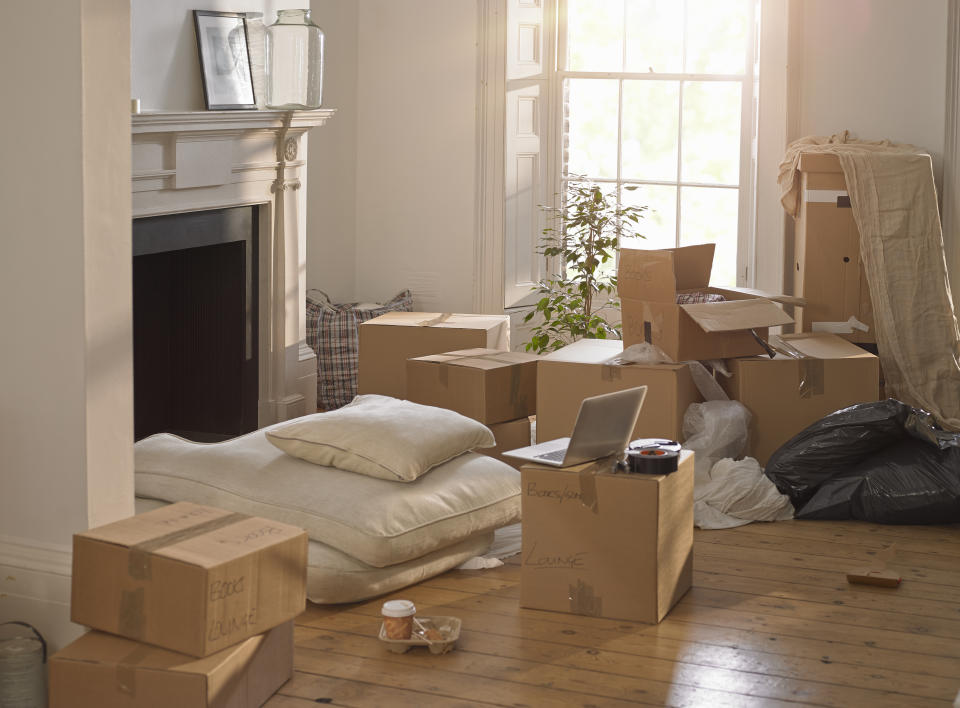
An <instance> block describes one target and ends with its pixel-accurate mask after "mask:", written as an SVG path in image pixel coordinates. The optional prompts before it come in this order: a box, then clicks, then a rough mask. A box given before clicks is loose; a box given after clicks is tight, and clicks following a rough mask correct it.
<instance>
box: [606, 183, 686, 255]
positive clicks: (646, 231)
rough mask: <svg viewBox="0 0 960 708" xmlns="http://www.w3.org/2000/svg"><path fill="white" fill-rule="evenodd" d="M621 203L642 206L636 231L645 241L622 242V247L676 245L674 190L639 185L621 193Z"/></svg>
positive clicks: (674, 188)
mask: <svg viewBox="0 0 960 708" xmlns="http://www.w3.org/2000/svg"><path fill="white" fill-rule="evenodd" d="M621 194H622V196H621V198H620V199H621V202H622V203H623V204H624V205H630V206H645V207H647V210H646V211H645V212H643V218H642V219H641V220H640V225H639V226H638V227H637V232H638V233H639V234H640V235H642V236H645V237H646V238H631V239H624V240H623V241H622V242H621V244H620V245H621V246H624V247H626V248H673V247H674V246H676V245H677V188H676V187H666V186H663V185H659V184H643V185H640V187H639V188H638V189H634V190H629V189H624V190H621Z"/></svg>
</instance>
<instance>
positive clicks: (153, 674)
mask: <svg viewBox="0 0 960 708" xmlns="http://www.w3.org/2000/svg"><path fill="white" fill-rule="evenodd" d="M292 675H293V622H286V623H284V624H282V625H280V626H279V627H276V628H274V629H272V630H270V631H269V632H266V633H265V634H258V635H257V636H255V637H251V638H249V639H247V640H246V641H243V642H241V643H240V644H235V645H233V646H232V647H229V648H227V649H223V650H222V651H219V652H217V653H216V654H211V655H210V656H208V657H206V658H205V659H197V658H194V657H191V656H187V655H185V654H177V653H175V652H172V651H168V650H166V649H160V648H158V647H152V646H149V645H147V644H140V643H138V642H134V641H131V640H129V639H123V638H121V637H115V636H113V635H111V634H105V633H103V632H89V633H87V634H85V635H83V636H82V637H80V638H79V639H78V640H76V641H75V642H73V643H72V644H70V645H69V646H67V647H65V648H64V649H63V650H61V651H60V652H58V653H57V654H55V655H54V656H53V657H51V658H50V708H141V707H142V708H153V707H154V706H171V707H172V706H176V708H258V707H259V706H261V705H263V704H264V703H265V702H266V701H267V700H268V699H269V698H270V696H272V695H273V694H274V693H276V691H277V689H278V688H280V687H281V686H282V685H283V684H284V683H285V682H286V681H287V680H289V679H290V677H291V676H292Z"/></svg>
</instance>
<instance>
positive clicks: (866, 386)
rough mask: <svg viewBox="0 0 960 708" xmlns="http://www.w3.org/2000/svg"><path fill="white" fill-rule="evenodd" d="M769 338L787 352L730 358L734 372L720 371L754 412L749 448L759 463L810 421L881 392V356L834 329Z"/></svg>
mask: <svg viewBox="0 0 960 708" xmlns="http://www.w3.org/2000/svg"><path fill="white" fill-rule="evenodd" d="M771 344H772V345H773V346H774V347H775V348H776V349H778V350H780V351H781V352H788V353H787V354H784V353H778V354H777V356H776V358H774V359H770V358H769V357H750V358H747V359H731V360H730V361H728V362H727V365H728V366H729V368H730V371H731V373H732V374H733V376H732V377H731V378H729V379H725V378H724V377H722V376H719V377H717V379H718V381H719V382H720V384H721V385H722V386H723V388H724V389H725V390H726V391H727V393H728V394H729V395H730V397H731V398H733V399H735V400H737V401H740V402H741V403H743V405H745V406H746V407H747V408H749V409H750V412H751V413H752V414H753V416H752V419H751V422H750V441H749V445H748V448H747V454H748V455H750V456H751V457H755V458H757V461H758V462H759V463H760V464H761V465H765V464H766V463H767V460H768V459H769V458H770V455H772V454H773V453H774V452H775V451H776V450H777V448H779V447H780V446H781V445H783V444H784V443H785V442H787V440H789V439H790V438H792V437H793V436H794V435H796V434H797V433H799V432H800V431H801V430H803V429H804V428H806V427H807V426H808V425H810V424H812V423H815V422H816V421H818V420H820V419H821V418H823V417H824V416H825V415H828V414H830V413H833V412H834V411H837V410H840V409H841V408H846V407H847V406H851V405H853V404H854V403H866V402H869V401H876V400H878V395H879V371H880V369H879V367H880V360H879V359H878V358H877V357H876V356H874V355H873V354H871V353H870V352H867V351H865V350H863V349H861V348H860V347H858V346H856V345H855V344H851V343H850V342H848V341H846V340H845V339H841V338H840V337H838V336H837V335H835V334H824V333H804V334H787V335H783V336H782V337H774V338H772V339H771Z"/></svg>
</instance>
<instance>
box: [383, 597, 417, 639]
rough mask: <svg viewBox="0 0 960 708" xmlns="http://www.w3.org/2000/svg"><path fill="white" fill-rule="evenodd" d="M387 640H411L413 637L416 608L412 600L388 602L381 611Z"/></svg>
mask: <svg viewBox="0 0 960 708" xmlns="http://www.w3.org/2000/svg"><path fill="white" fill-rule="evenodd" d="M380 613H381V614H382V615H383V628H384V633H385V634H386V635H387V639H410V637H411V636H413V616H414V615H415V614H417V608H416V606H415V605H414V604H413V603H412V602H410V600H388V601H387V602H385V603H383V608H382V609H381V610H380Z"/></svg>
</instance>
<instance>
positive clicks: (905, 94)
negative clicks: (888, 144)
mask: <svg viewBox="0 0 960 708" xmlns="http://www.w3.org/2000/svg"><path fill="white" fill-rule="evenodd" d="M946 28H947V0H922V1H921V0H843V2H837V0H804V3H803V29H802V31H803V40H802V42H803V49H802V54H801V56H802V67H801V78H800V94H799V107H800V116H799V131H800V135H798V136H793V137H800V136H802V135H831V134H833V133H839V132H841V131H843V130H850V131H851V132H852V133H855V134H856V135H857V137H860V138H862V139H865V140H879V139H883V138H889V139H890V140H893V141H895V142H902V143H912V144H914V145H917V146H919V147H922V148H925V149H927V150H928V151H930V152H931V154H932V155H933V157H934V172H935V174H936V175H937V176H938V181H939V175H941V174H942V169H943V164H942V158H943V141H944V116H945V111H946V63H947V58H946V57H947V29H946Z"/></svg>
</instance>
